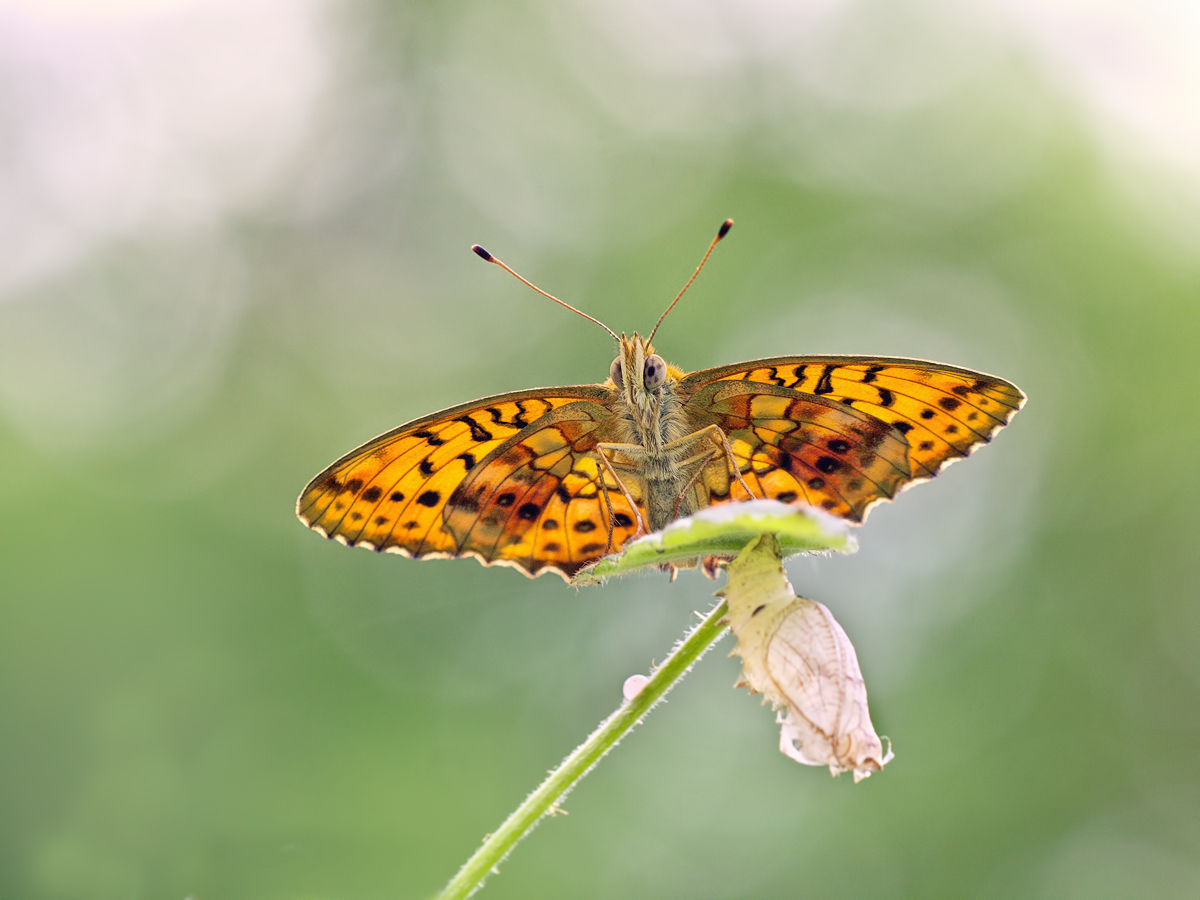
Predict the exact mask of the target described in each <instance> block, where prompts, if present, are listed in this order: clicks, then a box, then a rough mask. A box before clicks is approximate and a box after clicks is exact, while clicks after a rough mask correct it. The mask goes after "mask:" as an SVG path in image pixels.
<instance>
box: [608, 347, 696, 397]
mask: <svg viewBox="0 0 1200 900" xmlns="http://www.w3.org/2000/svg"><path fill="white" fill-rule="evenodd" d="M618 349H619V355H618V356H617V358H616V359H614V360H613V361H612V365H611V366H610V367H609V370H608V377H609V380H610V381H612V383H613V386H614V387H615V388H616V389H617V390H618V391H619V392H620V393H621V395H622V396H623V397H624V399H625V401H626V402H627V403H629V404H630V405H631V406H634V407H637V408H643V409H647V408H648V407H649V405H650V404H651V403H653V402H654V398H656V397H657V396H658V395H659V393H660V392H661V390H662V387H663V385H664V384H666V383H667V381H668V379H671V380H674V379H677V378H678V375H679V372H678V370H677V369H675V368H674V367H673V366H668V365H667V363H666V361H665V360H664V359H663V358H662V357H661V356H659V355H658V354H657V353H655V352H654V346H653V345H652V344H651V343H650V341H649V339H647V338H643V337H641V336H640V335H638V334H637V333H636V332H635V333H634V334H633V335H632V336H631V337H626V336H625V335H624V334H622V335H621V337H620V339H619V340H618Z"/></svg>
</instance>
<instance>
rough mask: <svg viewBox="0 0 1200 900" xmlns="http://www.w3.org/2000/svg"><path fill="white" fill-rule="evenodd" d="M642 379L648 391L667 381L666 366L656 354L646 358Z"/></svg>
mask: <svg viewBox="0 0 1200 900" xmlns="http://www.w3.org/2000/svg"><path fill="white" fill-rule="evenodd" d="M642 379H643V381H644V382H645V384H646V390H648V391H652V390H654V389H655V388H657V387H659V386H661V385H662V383H663V382H664V381H666V380H667V364H666V362H665V361H664V360H663V358H662V357H661V356H659V355H658V354H657V353H655V354H653V355H651V356H649V357H647V358H646V370H645V372H644V373H643V375H642Z"/></svg>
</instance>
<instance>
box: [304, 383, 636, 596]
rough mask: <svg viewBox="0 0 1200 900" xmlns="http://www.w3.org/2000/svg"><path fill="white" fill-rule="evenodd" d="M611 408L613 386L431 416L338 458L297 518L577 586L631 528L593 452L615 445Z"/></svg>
mask: <svg viewBox="0 0 1200 900" xmlns="http://www.w3.org/2000/svg"><path fill="white" fill-rule="evenodd" d="M611 402H612V392H611V391H609V390H608V389H606V388H603V387H600V386H597V385H581V386H577V387H564V388H545V389H541V390H531V391H520V392H517V393H511V394H501V395H498V396H495V397H489V398H487V399H484V400H478V401H475V402H474V403H468V404H464V405H462V406H457V407H454V408H453V409H447V410H443V411H442V412H439V413H434V414H433V415H431V416H426V417H424V418H422V419H417V420H416V421H414V422H409V423H408V424H406V425H401V426H400V427H399V428H396V429H394V430H392V431H389V432H388V433H387V434H384V435H381V436H379V437H377V438H375V439H374V440H372V441H369V442H368V443H366V444H364V445H363V446H361V447H359V448H358V449H357V450H354V451H352V452H351V453H348V454H347V455H346V456H344V457H342V458H341V459H339V460H338V461H337V462H335V463H334V464H333V465H331V466H330V467H329V468H327V469H326V470H325V471H324V472H322V473H321V474H320V475H318V476H317V477H316V478H314V479H313V480H312V481H311V482H310V483H309V485H308V486H307V487H306V488H305V489H304V491H303V493H301V495H300V499H299V501H298V502H297V506H296V513H297V515H298V516H299V517H300V519H301V521H303V522H304V523H305V524H306V525H308V526H309V527H311V528H313V529H315V530H316V531H318V532H320V533H321V534H323V535H325V536H326V537H329V538H335V539H337V540H339V541H341V542H342V543H344V544H347V545H349V546H355V545H357V546H364V547H369V548H370V549H373V550H376V551H385V550H386V551H389V552H393V553H400V554H403V555H405V556H411V557H414V558H420V557H425V556H448V557H453V556H475V557H477V558H479V559H480V560H481V561H483V562H484V563H485V564H492V563H498V564H506V565H511V566H514V567H516V568H518V569H520V570H521V571H523V572H525V573H526V574H528V575H537V574H540V573H541V572H543V571H555V572H557V573H558V574H560V575H563V576H564V577H569V576H570V575H573V574H574V573H575V572H577V571H578V570H579V569H580V568H582V567H583V566H584V565H586V564H588V563H590V562H593V561H594V560H596V559H598V558H599V557H601V556H603V555H604V554H605V553H606V552H609V551H610V550H611V549H615V548H617V547H620V546H621V544H623V543H624V541H625V540H627V539H628V537H629V536H630V535H632V534H633V531H634V525H635V522H636V514H635V512H634V510H633V509H631V508H630V506H629V503H628V502H627V501H626V500H625V498H624V496H623V494H622V493H621V492H620V490H619V488H618V487H617V486H616V484H615V483H614V482H611V480H609V481H608V482H607V483H606V480H605V478H604V474H603V473H602V472H601V471H600V468H599V464H598V462H597V459H596V454H595V453H594V452H593V451H594V448H595V445H596V443H597V442H599V441H602V440H610V439H611V436H610V432H611V428H612V419H613V414H612V412H611V409H610V404H611ZM606 495H607V500H606ZM639 499H640V498H637V497H636V496H635V500H639ZM610 526H611V535H612V536H611V541H610V539H609V534H610ZM610 544H611V546H610Z"/></svg>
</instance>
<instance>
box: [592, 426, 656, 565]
mask: <svg viewBox="0 0 1200 900" xmlns="http://www.w3.org/2000/svg"><path fill="white" fill-rule="evenodd" d="M614 451H617V452H620V453H626V454H631V455H635V456H636V455H638V454H644V453H645V452H646V451H645V450H643V449H642V448H641V447H639V446H637V445H636V444H608V443H600V444H596V455H597V456H598V457H600V464H601V465H602V466H603V467H604V471H605V472H606V473H607V474H608V475H609V477H611V478H612V480H613V481H615V482H616V483H617V487H619V488H620V489H621V494H622V496H624V497H625V502H627V503H628V504H629V508H630V509H632V510H633V515H634V518H635V519H637V526H638V530H637V534H649V533H650V532H649V529H647V528H646V523H645V522H643V521H642V513H641V511H640V510H639V509H638V505H637V503H636V502H634V499H633V497H632V496H631V495H630V493H629V488H627V487H626V486H625V482H624V481H622V480H621V476H620V475H618V474H617V467H618V466H619V465H620V464H619V463H614V462H613V461H612V460H611V459H609V458H608V454H609V453H612V452H614ZM621 468H626V467H624V466H621ZM628 471H629V472H631V473H633V472H635V471H636V470H634V469H632V468H630V469H628ZM600 487H601V488H602V490H603V493H604V501H605V503H607V504H608V517H609V518H608V539H609V542H610V544H611V541H612V522H613V508H612V503H611V501H609V499H608V485H606V484H605V483H604V479H603V478H602V479H600Z"/></svg>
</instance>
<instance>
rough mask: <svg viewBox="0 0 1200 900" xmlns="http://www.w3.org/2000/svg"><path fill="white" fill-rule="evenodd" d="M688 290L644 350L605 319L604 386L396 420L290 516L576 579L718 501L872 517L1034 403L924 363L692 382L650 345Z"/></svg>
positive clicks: (852, 361)
mask: <svg viewBox="0 0 1200 900" xmlns="http://www.w3.org/2000/svg"><path fill="white" fill-rule="evenodd" d="M732 225H733V222H732V220H726V221H725V222H724V223H723V224H722V226H721V229H720V231H719V232H718V234H717V237H716V238H715V239H714V240H713V242H712V244H711V245H710V246H709V248H708V253H706V254H705V255H704V259H703V260H701V262H700V266H698V267H697V268H696V273H699V271H700V269H701V268H702V267H703V266H704V262H705V261H706V260H707V259H708V255H709V253H711V252H712V249H713V247H715V246H716V243H717V241H719V240H720V239H721V238H723V237H724V236H725V235H726V234H727V233H728V231H729V229H730V227H731V226H732ZM473 249H474V250H475V252H476V253H478V254H479V255H480V256H482V257H483V258H484V259H486V260H488V261H489V262H494V263H496V264H497V265H500V266H502V267H503V268H504V269H506V270H507V271H509V272H511V273H512V274H513V275H516V277H517V278H521V276H520V275H517V273H516V272H513V270H512V269H509V268H508V266H506V265H504V263H502V262H500V260H498V259H496V258H495V257H493V256H492V255H491V254H490V253H488V252H487V251H486V250H484V249H483V248H482V247H475V248H473ZM695 277H696V274H695V273H694V274H693V275H692V279H695ZM521 280H522V281H525V279H524V278H521ZM525 283H526V284H529V282H525ZM691 283H692V282H691V280H689V281H688V284H687V285H684V290H685V291H686V290H687V287H688V286H689V285H690V284H691ZM530 286H531V287H533V286H532V285H530ZM534 289H535V290H538V291H539V292H540V293H543V294H544V293H545V292H544V291H541V290H540V289H539V288H536V287H535V288H534ZM682 295H683V291H680V292H679V295H678V296H676V298H675V300H674V301H673V302H672V303H671V305H670V306H669V307H667V310H666V312H664V313H663V315H662V316H661V317H660V318H659V320H658V324H656V325H655V326H654V331H652V332H651V334H650V337H649V338H645V339H643V338H641V337H639V336H638V335H637V334H634V335H633V336H632V337H626V336H625V335H623V334H622V335H621V336H619V337H618V336H617V335H616V334H615V333H614V332H612V331H611V330H609V329H608V328H607V327H606V326H604V325H603V324H602V323H599V322H597V324H600V325H601V327H604V328H605V330H607V331H608V332H609V334H611V335H612V336H613V338H615V339H616V341H617V344H618V356H617V358H616V359H614V360H613V362H612V365H611V367H610V369H609V377H608V379H607V380H606V381H604V382H602V383H600V384H592V385H577V386H572V387H558V388H537V389H534V390H528V391H517V392H515V393H509V394H497V395H495V396H493V397H487V398H485V399H483V400H475V401H473V402H471V403H466V404H463V405H462V406H456V407H453V408H451V409H446V410H442V411H441V412H437V413H433V414H432V415H429V416H425V417H424V418H421V419H417V420H416V421H413V422H409V423H408V424H407V425H401V426H400V427H399V428H396V429H393V430H392V431H389V432H388V433H387V434H383V435H380V436H379V437H377V438H375V439H374V440H373V441H369V442H368V443H366V444H364V445H363V446H361V447H359V448H358V449H357V450H354V451H352V452H350V453H348V454H347V455H346V456H343V457H342V458H341V459H339V460H338V461H337V462H335V463H334V464H333V465H331V466H330V467H329V468H327V469H326V470H325V471H324V472H322V473H321V474H320V475H318V476H317V477H316V478H314V479H313V480H312V481H311V482H310V483H309V485H308V486H307V487H306V488H305V489H304V492H303V493H302V494H301V495H300V499H299V501H298V503H297V508H296V514H297V515H298V516H299V517H300V519H301V521H303V522H304V524H306V525H308V526H309V527H311V528H313V529H314V530H316V531H318V532H320V533H321V534H323V535H324V536H325V537H329V538H335V539H337V540H339V541H341V542H342V543H344V544H346V545H348V546H360V547H369V548H370V549H372V550H376V551H384V550H386V551H389V552H392V553H400V554H402V555H404V556H410V557H413V558H424V557H457V556H474V557H476V558H477V559H479V560H480V561H481V562H483V563H484V564H485V565H492V564H500V565H509V566H513V567H515V568H517V569H520V570H521V571H522V572H524V573H525V574H527V575H530V576H536V575H540V574H541V573H543V572H547V571H552V572H556V573H558V574H559V575H561V576H563V577H564V578H569V577H570V576H573V575H574V574H575V573H576V572H578V571H579V570H580V569H582V568H584V567H585V566H587V565H589V564H591V563H593V562H595V561H596V560H597V559H599V558H600V557H602V556H604V555H606V554H608V553H612V552H615V551H617V550H620V549H621V547H622V546H623V545H624V544H625V542H626V541H628V540H630V539H631V538H633V537H635V536H637V535H639V534H644V533H646V532H647V531H657V530H658V529H660V528H662V527H664V526H665V525H666V524H667V523H669V522H671V521H672V520H674V519H676V518H679V517H681V516H686V515H690V514H691V513H693V512H695V511H697V510H699V509H702V508H704V507H706V506H709V505H711V504H714V503H728V502H730V501H733V500H750V499H753V498H770V499H774V500H779V501H782V502H784V503H808V504H811V505H812V506H817V507H820V508H821V509H824V510H827V511H828V512H830V513H832V514H834V515H836V516H840V517H842V518H845V519H848V520H850V521H853V522H861V521H862V520H863V519H864V518H865V517H866V515H867V512H868V510H870V508H871V507H872V506H874V505H875V504H876V503H879V502H881V501H883V500H890V499H892V498H893V497H894V496H895V495H896V494H897V493H898V492H899V491H901V490H903V489H904V488H906V487H909V486H910V485H912V484H916V483H918V482H920V481H924V480H926V479H928V478H932V477H933V476H934V475H936V474H937V473H938V472H939V471H940V470H941V469H942V468H944V467H945V466H946V465H948V464H949V463H951V462H953V461H954V460H956V459H959V458H961V457H964V456H967V455H968V454H969V453H971V452H972V451H973V450H974V449H975V448H977V447H978V446H980V445H981V444H984V443H986V442H987V441H989V440H991V438H992V437H993V435H995V433H996V432H997V431H998V430H999V429H1001V428H1002V427H1004V425H1006V424H1007V423H1008V421H1009V419H1011V418H1012V416H1013V414H1014V413H1015V412H1016V411H1017V410H1018V409H1020V408H1021V405H1022V404H1023V403H1024V402H1025V395H1024V394H1023V393H1021V391H1020V390H1019V389H1018V388H1017V387H1016V386H1015V385H1012V384H1010V383H1009V382H1007V381H1004V380H1003V379H1000V378H996V377H994V376H991V375H984V374H982V373H979V372H973V371H971V370H969V369H959V368H955V367H953V366H946V365H942V364H940V363H934V362H925V361H922V360H915V359H900V358H888V357H862V356H780V357H775V358H772V359H760V360H755V361H752V362H745V363H737V364H735V365H731V366H721V367H718V368H715V369H704V370H701V371H699V372H693V373H692V374H690V375H687V374H685V373H684V372H683V371H682V370H680V369H678V368H676V367H675V366H671V365H668V364H667V363H666V362H664V361H663V359H662V357H661V356H659V355H658V354H656V353H655V352H654V348H653V346H651V343H650V342H651V340H652V339H653V337H654V333H655V332H657V330H658V325H660V324H662V321H663V319H664V318H665V317H666V315H667V313H668V312H670V311H671V309H672V308H674V306H675V303H677V302H678V301H679V297H680V296H682ZM546 296H547V297H550V295H549V294H546ZM550 298H551V299H552V300H554V301H555V302H557V303H560V304H562V305H563V306H566V307H567V308H568V309H571V310H573V311H574V312H578V313H579V314H580V315H583V316H585V317H586V318H588V319H592V317H591V316H587V315H586V313H582V312H580V311H579V310H577V309H575V308H574V307H572V306H569V305H568V304H566V303H563V302H562V301H561V300H559V299H558V298H556V297H550ZM592 321H597V320H595V319H592Z"/></svg>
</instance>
